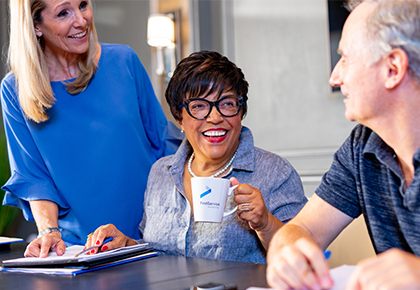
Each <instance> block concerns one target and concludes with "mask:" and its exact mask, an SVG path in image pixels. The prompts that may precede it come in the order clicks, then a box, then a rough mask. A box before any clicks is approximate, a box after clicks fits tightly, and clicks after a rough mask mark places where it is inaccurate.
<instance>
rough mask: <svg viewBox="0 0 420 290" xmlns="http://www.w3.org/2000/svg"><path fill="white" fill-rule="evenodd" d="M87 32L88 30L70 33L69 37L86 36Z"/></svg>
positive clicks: (78, 37)
mask: <svg viewBox="0 0 420 290" xmlns="http://www.w3.org/2000/svg"><path fill="white" fill-rule="evenodd" d="M86 33H87V30H85V31H83V32H80V33H78V34H74V35H70V36H69V38H72V39H80V38H83V37H85V36H86Z"/></svg>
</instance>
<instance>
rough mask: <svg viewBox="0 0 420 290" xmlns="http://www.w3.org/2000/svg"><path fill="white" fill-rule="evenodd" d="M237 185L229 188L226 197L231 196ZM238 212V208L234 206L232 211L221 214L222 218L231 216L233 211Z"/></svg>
mask: <svg viewBox="0 0 420 290" xmlns="http://www.w3.org/2000/svg"><path fill="white" fill-rule="evenodd" d="M238 185H239V184H237V185H235V186H232V187H229V191H228V196H231V194H232V192H233V191H234V190H235V188H237V187H238ZM237 210H238V206H235V207H234V208H233V209H231V210H230V211H228V212H224V213H223V217H226V216H228V215H231V214H233V213H234V212H235V211H237Z"/></svg>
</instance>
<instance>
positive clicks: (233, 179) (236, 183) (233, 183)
mask: <svg viewBox="0 0 420 290" xmlns="http://www.w3.org/2000/svg"><path fill="white" fill-rule="evenodd" d="M229 180H230V186H232V187H233V186H235V185H239V181H238V180H237V179H236V177H231V178H230V179H229Z"/></svg>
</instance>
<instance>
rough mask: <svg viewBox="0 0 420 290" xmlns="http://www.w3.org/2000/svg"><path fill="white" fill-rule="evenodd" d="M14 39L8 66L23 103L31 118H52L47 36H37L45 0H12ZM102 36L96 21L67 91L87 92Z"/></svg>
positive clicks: (36, 119)
mask: <svg viewBox="0 0 420 290" xmlns="http://www.w3.org/2000/svg"><path fill="white" fill-rule="evenodd" d="M9 7H10V42H9V51H8V65H9V68H10V70H11V71H12V72H13V73H14V75H15V77H16V81H17V86H18V91H19V103H20V105H21V107H22V109H23V111H24V112H25V115H26V117H27V118H28V119H31V120H33V121H35V122H37V123H40V122H44V121H46V120H48V115H47V112H46V111H47V110H48V109H49V108H51V107H52V105H53V104H54V102H55V98H54V93H53V91H52V88H51V83H50V77H49V71H48V66H47V63H46V60H45V56H44V53H43V39H42V37H41V38H37V36H36V34H35V24H40V23H42V21H43V19H42V15H41V12H42V10H44V9H45V8H46V4H45V3H44V1H43V0H10V1H9ZM97 43H98V36H97V33H96V28H95V25H94V23H93V21H92V24H91V27H90V35H89V48H88V50H87V51H86V52H85V53H84V54H83V55H81V56H80V59H79V62H78V66H79V71H80V72H79V75H78V77H77V79H76V80H74V81H73V82H71V83H67V82H66V85H67V92H69V93H70V94H77V93H80V92H82V91H84V90H85V89H86V88H87V86H88V85H89V82H90V80H91V78H92V76H93V75H94V74H95V71H96V68H97V63H96V62H95V56H96V54H97V49H98V48H97Z"/></svg>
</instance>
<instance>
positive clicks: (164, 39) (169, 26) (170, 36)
mask: <svg viewBox="0 0 420 290" xmlns="http://www.w3.org/2000/svg"><path fill="white" fill-rule="evenodd" d="M174 40H175V27H174V22H173V20H172V19H171V18H170V17H168V16H166V15H164V14H152V15H150V16H149V20H148V22H147V43H148V44H149V45H150V46H155V47H166V46H169V45H170V44H171V43H173V42H174Z"/></svg>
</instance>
